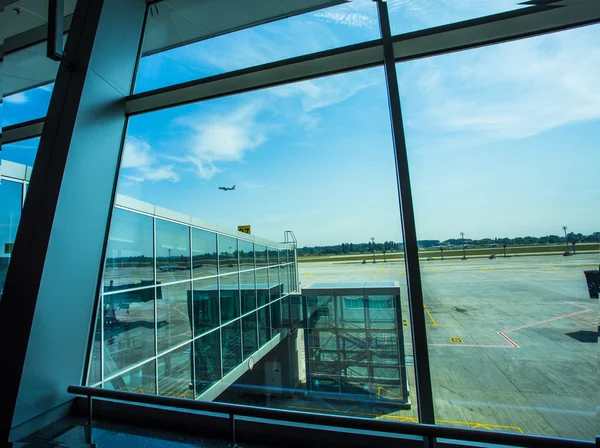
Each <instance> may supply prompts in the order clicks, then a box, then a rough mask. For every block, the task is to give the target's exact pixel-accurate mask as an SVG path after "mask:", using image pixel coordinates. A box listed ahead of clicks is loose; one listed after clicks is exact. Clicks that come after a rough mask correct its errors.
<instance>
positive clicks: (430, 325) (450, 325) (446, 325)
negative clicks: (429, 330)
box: [425, 324, 460, 327]
mask: <svg viewBox="0 0 600 448" xmlns="http://www.w3.org/2000/svg"><path fill="white" fill-rule="evenodd" d="M425 325H427V326H428V327H460V324H437V325H432V324H425Z"/></svg>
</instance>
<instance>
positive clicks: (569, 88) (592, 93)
mask: <svg viewBox="0 0 600 448" xmlns="http://www.w3.org/2000/svg"><path fill="white" fill-rule="evenodd" d="M515 5H516V2H485V4H482V2H471V1H465V2H441V3H440V2H433V1H426V0H422V1H419V2H415V1H412V2H408V1H395V2H390V10H391V21H392V28H393V31H394V33H399V32H406V31H412V30H415V29H420V28H424V27H428V26H435V25H440V24H443V23H449V22H452V21H456V20H463V19H468V18H472V17H476V16H479V15H484V14H489V13H493V12H500V11H504V10H508V9H512V8H514V7H515ZM598 31H599V27H598V26H595V27H587V28H581V29H576V30H571V31H567V32H562V33H558V34H551V35H547V36H542V37H538V38H533V39H528V40H522V41H516V42H512V43H508V44H503V45H497V46H491V47H485V48H480V49H476V50H470V51H466V52H461V53H452V54H449V55H444V56H439V57H435V58H428V59H423V60H418V61H413V62H409V63H404V64H399V65H398V66H397V68H398V76H399V79H400V91H401V101H402V107H403V116H404V119H405V131H406V139H407V145H408V148H409V160H410V164H411V180H412V184H413V196H414V201H415V211H416V217H417V233H418V237H419V239H447V238H456V237H458V236H459V233H460V232H461V231H462V232H465V236H466V237H471V238H483V237H491V238H493V237H503V236H508V237H514V236H525V235H533V236H541V235H546V234H560V233H561V226H562V225H567V226H569V228H570V229H571V230H573V231H574V232H581V233H591V232H594V231H599V230H600V225H599V223H600V209H598V207H597V205H594V204H597V201H598V200H597V198H598V197H600V180H599V178H598V167H600V148H599V144H598V140H599V139H598V137H599V136H600V93H599V91H598V89H597V86H598V85H600V75H599V74H598V70H597V67H599V66H600V51H598V48H600V33H599V32H598ZM377 36H378V28H377V22H376V16H375V9H374V4H373V3H372V2H370V1H369V2H354V3H353V4H351V5H343V6H340V7H335V8H330V9H329V10H325V11H320V12H317V13H313V14H309V15H303V16H300V17H296V18H292V19H286V20H284V21H280V22H276V23H273V24H267V25H263V26H260V27H257V28H253V29H249V30H245V31H242V32H238V33H234V34H231V35H226V36H221V37H218V38H215V39H212V40H208V41H204V42H199V43H197V44H193V45H190V46H187V47H183V48H180V49H176V50H172V51H169V52H165V53H162V54H158V55H154V56H151V57H148V58H145V59H144V60H143V61H142V63H141V65H140V72H139V78H138V83H137V86H136V90H137V91H143V90H148V89H152V88H156V87H161V86H164V85H171V84H174V83H178V82H182V81H187V80H190V79H195V78H198V77H202V76H209V75H212V74H216V73H222V72H227V71H230V70H234V69H238V68H243V67H248V66H253V65H257V64H260V63H264V62H270V61H274V60H278V59H281V58H285V57H292V56H298V55H301V54H306V53H310V52H314V51H319V50H324V49H328V48H334V47H338V46H341V45H347V44H351V43H356V42H360V41H364V40H369V39H374V38H376V37H377ZM23 95H24V96H25V100H23V98H20V99H19V101H20V102H18V103H15V102H13V103H11V102H10V101H7V102H5V106H4V112H5V114H6V115H9V116H13V115H14V114H15V113H16V112H12V111H15V110H17V109H22V110H25V109H27V108H33V107H34V105H35V104H39V103H40V102H39V101H35V98H34V97H33V96H31V97H30V96H29V95H30V93H29V92H27V93H25V94H23ZM40 107H41V106H38V109H39V108H40ZM46 107H47V106H46ZM9 112H10V113H9ZM30 112H31V111H30ZM20 113H24V112H20ZM42 114H43V112H42ZM29 115H31V113H30V114H29ZM393 154H394V153H393V146H392V142H391V133H390V124H389V118H388V106H387V95H386V91H385V78H384V74H383V70H382V68H380V67H378V68H373V69H369V70H364V71H360V72H352V73H347V74H341V75H336V76H333V77H329V78H322V79H315V80H310V81H305V82H302V83H297V84H292V85H286V86H280V87H277V88H271V89H267V90H262V91H257V92H251V93H247V94H243V95H237V96H234V97H227V98H222V99H218V100H210V101H206V102H203V103H198V104H193V105H187V106H183V107H179V108H174V109H170V110H165V111H159V112H155V113H152V114H146V115H143V116H136V117H133V118H131V119H130V122H129V129H128V138H127V143H126V151H125V154H124V158H123V166H122V170H121V177H120V182H119V186H118V188H119V192H120V193H122V194H126V195H129V196H132V197H135V198H138V199H140V200H144V201H147V202H152V203H155V204H157V205H161V206H164V207H167V208H170V209H173V210H177V211H180V212H184V213H187V214H190V215H193V216H196V217H199V218H203V219H206V220H209V221H212V222H215V223H219V224H223V225H227V226H229V227H235V226H237V225H238V224H251V225H252V228H253V233H254V234H256V235H259V236H262V237H265V238H269V239H273V240H281V239H282V237H283V231H284V230H288V229H291V230H294V232H295V233H296V235H297V237H298V239H299V244H300V245H301V246H304V245H309V246H310V245H315V244H339V243H342V242H364V241H367V240H369V238H370V237H374V238H375V239H376V240H377V241H383V240H394V241H400V240H401V232H400V223H399V211H398V200H397V191H396V180H395V167H394V158H393ZM233 184H235V185H236V190H235V191H233V192H222V191H220V190H218V188H217V187H219V186H223V185H224V186H231V185H233Z"/></svg>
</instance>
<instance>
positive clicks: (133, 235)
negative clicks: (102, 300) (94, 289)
mask: <svg viewBox="0 0 600 448" xmlns="http://www.w3.org/2000/svg"><path fill="white" fill-rule="evenodd" d="M153 227H154V224H153V220H152V218H151V217H150V216H146V215H141V214H139V213H133V212H129V211H125V210H122V209H120V208H115V209H114V210H113V216H112V221H111V225H110V234H109V237H108V247H107V248H106V267H105V268H104V291H105V292H109V291H118V290H123V289H130V288H137V287H140V286H146V285H152V284H154V229H153Z"/></svg>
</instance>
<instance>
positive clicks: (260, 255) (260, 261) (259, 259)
mask: <svg viewBox="0 0 600 448" xmlns="http://www.w3.org/2000/svg"><path fill="white" fill-rule="evenodd" d="M254 250H255V251H256V267H257V268H259V267H262V266H267V248H266V247H265V246H262V245H260V244H255V245H254Z"/></svg>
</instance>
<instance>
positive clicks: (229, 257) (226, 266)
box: [219, 235, 239, 274]
mask: <svg viewBox="0 0 600 448" xmlns="http://www.w3.org/2000/svg"><path fill="white" fill-rule="evenodd" d="M238 270H239V265H238V249H237V240H236V239H235V238H232V237H230V236H225V235H219V273H221V274H226V273H227V272H236V271H238Z"/></svg>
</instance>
